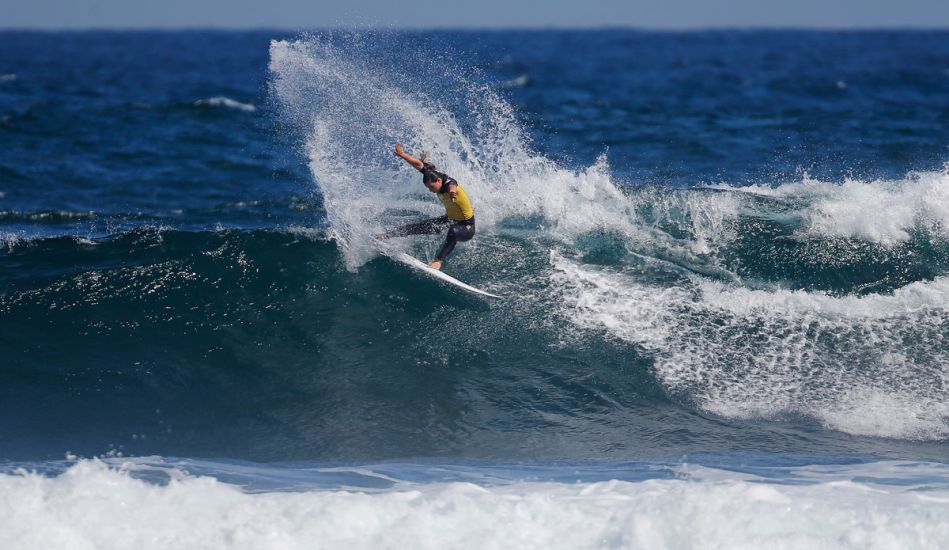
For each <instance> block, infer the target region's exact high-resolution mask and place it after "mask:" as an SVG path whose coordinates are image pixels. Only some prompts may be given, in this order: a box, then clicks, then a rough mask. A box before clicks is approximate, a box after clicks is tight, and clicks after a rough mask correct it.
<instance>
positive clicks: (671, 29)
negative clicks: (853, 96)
mask: <svg viewBox="0 0 949 550" xmlns="http://www.w3.org/2000/svg"><path fill="white" fill-rule="evenodd" d="M200 31H214V32H284V33H307V32H437V33H446V32H544V31H587V32H593V31H631V32H643V33H689V32H715V31H731V32H754V31H778V32H794V31H798V32H800V31H808V32H907V31H912V32H947V31H949V25H946V26H927V25H916V24H903V25H861V24H857V25H849V26H843V25H841V26H833V25H827V26H823V25H813V26H810V25H707V26H702V25H695V26H653V27H650V26H636V25H615V24H611V25H577V26H570V25H509V26H504V25H499V26H483V25H470V26H466V25H457V26H450V25H432V26H372V25H352V26H341V25H340V26H325V27H290V26H281V25H260V26H255V25H247V26H240V25H234V26H220V25H129V26H124V27H123V26H102V27H97V26H76V27H70V26H31V25H23V26H0V32H50V33H53V32H200Z"/></svg>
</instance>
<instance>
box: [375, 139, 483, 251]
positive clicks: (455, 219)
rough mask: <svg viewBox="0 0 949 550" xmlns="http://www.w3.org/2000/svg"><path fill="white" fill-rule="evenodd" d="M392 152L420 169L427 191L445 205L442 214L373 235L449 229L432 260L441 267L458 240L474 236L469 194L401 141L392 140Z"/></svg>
mask: <svg viewBox="0 0 949 550" xmlns="http://www.w3.org/2000/svg"><path fill="white" fill-rule="evenodd" d="M395 154H396V156H397V157H399V158H401V159H402V160H404V161H405V162H407V163H409V164H411V165H412V166H413V167H414V168H415V169H416V170H418V171H419V172H421V173H422V183H424V184H425V187H427V188H428V190H429V191H431V192H432V193H436V194H437V195H438V198H439V200H441V201H442V205H443V206H444V207H445V215H444V216H438V217H437V218H432V219H430V220H425V221H421V222H416V223H410V224H406V225H401V226H399V227H396V228H393V229H390V230H389V231H386V232H385V233H383V234H381V235H376V238H379V239H388V238H390V237H405V236H406V235H432V234H435V233H441V232H442V231H444V230H445V229H448V234H447V235H446V237H445V244H443V245H442V247H441V248H440V249H439V250H438V254H436V255H435V261H433V262H432V263H431V267H432V269H441V268H442V262H443V261H445V258H447V257H448V255H449V254H451V251H452V250H454V249H455V245H456V244H457V243H458V242H459V241H461V242H464V241H469V240H471V238H472V237H474V234H475V219H474V209H473V208H471V201H470V200H468V195H467V194H466V193H465V190H464V189H462V187H461V186H460V185H458V182H457V181H455V180H454V179H453V178H451V177H449V176H448V175H446V174H443V173H442V172H439V171H438V170H437V169H436V168H435V166H434V165H432V164H430V163H428V162H425V155H424V154H423V155H422V158H420V159H418V158H415V157H413V156H412V155H410V154H408V153H406V152H405V150H404V149H403V148H402V144H401V143H396V144H395Z"/></svg>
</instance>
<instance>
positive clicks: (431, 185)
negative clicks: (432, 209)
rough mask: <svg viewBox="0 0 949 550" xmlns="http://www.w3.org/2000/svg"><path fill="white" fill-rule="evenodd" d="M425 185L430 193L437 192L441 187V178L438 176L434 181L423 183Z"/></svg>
mask: <svg viewBox="0 0 949 550" xmlns="http://www.w3.org/2000/svg"><path fill="white" fill-rule="evenodd" d="M423 183H424V182H423ZM425 187H428V190H429V191H431V192H432V193H438V190H439V189H441V188H442V179H441V178H438V179H436V180H435V181H430V182H428V183H426V184H425Z"/></svg>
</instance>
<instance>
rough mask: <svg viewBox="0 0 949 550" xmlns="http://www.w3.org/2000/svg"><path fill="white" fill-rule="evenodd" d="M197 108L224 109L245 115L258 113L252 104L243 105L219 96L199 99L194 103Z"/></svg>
mask: <svg viewBox="0 0 949 550" xmlns="http://www.w3.org/2000/svg"><path fill="white" fill-rule="evenodd" d="M194 106H195V107H224V108H227V109H234V110H236V111H244V112H245V113H253V112H255V111H257V107H255V106H254V105H252V104H250V103H241V102H240V101H237V100H234V99H231V98H229V97H223V96H217V97H212V98H208V99H199V100H197V101H195V102H194Z"/></svg>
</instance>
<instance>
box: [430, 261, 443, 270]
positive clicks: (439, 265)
mask: <svg viewBox="0 0 949 550" xmlns="http://www.w3.org/2000/svg"><path fill="white" fill-rule="evenodd" d="M429 267H431V268H432V269H437V270H439V271H441V269H442V261H441V260H435V261H434V262H432V263H431V265H430V266H429Z"/></svg>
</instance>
